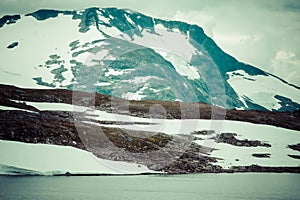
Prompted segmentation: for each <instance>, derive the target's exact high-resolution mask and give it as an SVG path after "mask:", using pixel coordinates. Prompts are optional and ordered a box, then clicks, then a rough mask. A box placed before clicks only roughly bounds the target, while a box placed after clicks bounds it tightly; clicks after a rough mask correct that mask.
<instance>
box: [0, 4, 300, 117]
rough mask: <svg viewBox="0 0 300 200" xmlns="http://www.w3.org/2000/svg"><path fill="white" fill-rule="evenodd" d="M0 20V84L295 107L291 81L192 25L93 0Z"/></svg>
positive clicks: (251, 106) (231, 104)
mask: <svg viewBox="0 0 300 200" xmlns="http://www.w3.org/2000/svg"><path fill="white" fill-rule="evenodd" d="M31 17H33V18H35V19H36V20H37V21H39V22H38V23H37V22H36V21H35V20H32V19H30V18H31ZM50 19H51V20H50ZM0 27H2V28H1V29H0V32H1V34H2V35H4V37H3V40H2V43H1V45H2V48H1V53H2V55H3V59H4V61H3V63H5V66H4V69H3V70H2V72H1V80H2V83H9V84H14V85H17V86H21V87H34V88H35V87H53V88H67V89H76V90H83V91H89V92H98V93H102V94H109V95H113V96H116V97H120V98H125V99H135V100H146V99H154V100H168V101H175V100H178V101H183V102H204V103H207V104H212V105H218V106H221V107H224V108H228V109H233V108H234V109H250V110H251V109H256V110H277V111H294V110H299V109H300V105H299V103H300V96H299V88H296V87H294V86H292V85H289V84H288V83H286V82H284V81H283V80H281V79H279V78H277V77H276V76H273V75H271V74H268V73H266V72H264V71H263V70H261V69H259V68H256V67H254V66H251V65H248V64H245V63H241V62H239V61H238V60H236V59H235V58H234V57H232V56H230V55H228V54H226V53H225V52H224V51H222V49H221V48H219V47H218V45H217V44H216V43H215V42H214V41H213V39H211V38H210V37H208V36H207V35H206V34H205V33H204V31H203V29H202V28H201V27H199V26H197V25H191V24H188V23H185V22H179V21H168V20H162V19H157V18H153V17H150V16H146V15H144V14H141V13H138V12H135V11H132V10H129V9H118V8H97V7H93V8H87V9H84V10H80V11H62V10H46V9H42V10H38V11H36V12H33V13H29V14H26V15H25V16H22V18H21V17H20V15H13V16H4V17H2V18H1V19H0ZM14 42H15V43H16V44H18V46H16V47H14V48H10V49H8V48H6V47H7V46H9V45H10V44H12V43H14ZM28 58H30V59H28ZM20 66H22V69H26V71H27V72H26V73H23V72H22V70H21V68H20ZM8 74H9V76H7V75H8ZM13 74H18V76H14V75H13ZM87 77H88V78H87ZM21 80H24V81H21Z"/></svg>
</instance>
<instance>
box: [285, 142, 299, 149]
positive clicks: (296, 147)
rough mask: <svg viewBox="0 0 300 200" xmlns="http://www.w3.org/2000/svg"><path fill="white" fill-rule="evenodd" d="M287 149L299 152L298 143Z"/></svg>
mask: <svg viewBox="0 0 300 200" xmlns="http://www.w3.org/2000/svg"><path fill="white" fill-rule="evenodd" d="M288 148H290V149H293V150H294V151H300V143H298V144H293V145H288Z"/></svg>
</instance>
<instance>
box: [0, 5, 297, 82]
mask: <svg viewBox="0 0 300 200" xmlns="http://www.w3.org/2000/svg"><path fill="white" fill-rule="evenodd" d="M91 6H99V7H118V8H130V9H133V10H136V11H139V12H142V13H145V14H148V15H151V16H154V17H160V18H165V19H176V20H182V21H186V22H189V23H194V24H198V25H199V26H201V27H203V28H204V30H205V32H206V34H208V35H209V36H210V37H212V38H213V39H214V40H215V41H216V43H217V44H218V45H219V46H220V47H221V48H222V49H223V50H224V51H225V52H227V53H229V54H231V55H232V56H234V57H236V58H237V59H238V60H240V61H242V62H246V63H249V64H252V65H255V66H257V67H260V68H262V69H264V70H266V71H268V72H271V73H273V74H275V75H278V76H280V77H282V78H284V79H286V80H287V81H289V82H291V83H294V84H297V85H298V86H300V37H299V35H300V1H299V0H250V1H249V0H247V1H246V0H227V1H224V0H176V1H175V0H102V1H99V0H91V1H89V0H65V1H62V0H26V1H23V0H1V1H0V15H5V14H15V13H21V14H25V13H29V12H33V11H35V10H38V9H41V8H55V9H64V10H66V9H72V10H73V9H83V8H87V7H91Z"/></svg>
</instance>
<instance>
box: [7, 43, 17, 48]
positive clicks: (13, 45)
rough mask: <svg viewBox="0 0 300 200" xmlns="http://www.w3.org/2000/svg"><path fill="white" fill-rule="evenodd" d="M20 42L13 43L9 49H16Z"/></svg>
mask: <svg viewBox="0 0 300 200" xmlns="http://www.w3.org/2000/svg"><path fill="white" fill-rule="evenodd" d="M18 44H19V42H13V43H11V44H10V45H8V46H7V48H8V49H12V48H15V47H16V46H18Z"/></svg>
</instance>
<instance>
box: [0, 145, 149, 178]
mask: <svg viewBox="0 0 300 200" xmlns="http://www.w3.org/2000/svg"><path fill="white" fill-rule="evenodd" d="M0 151H1V152H2V153H1V154H0V163H1V164H2V165H7V166H14V167H17V168H20V169H25V170H32V171H35V172H39V173H41V174H44V175H53V174H64V173H66V172H69V173H73V174H140V173H155V172H154V171H152V170H149V169H148V168H147V167H145V166H142V165H138V164H134V163H126V162H119V161H110V160H105V159H100V158H97V157H96V156H94V155H93V154H92V153H90V152H87V151H83V150H80V149H76V148H73V147H65V146H57V145H48V144H27V143H22V142H13V141H4V140H0ZM3 152H5V153H3ZM0 170H1V168H0ZM3 173H5V174H7V173H8V172H7V171H4V172H1V171H0V174H3Z"/></svg>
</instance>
